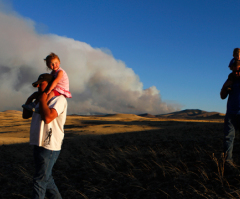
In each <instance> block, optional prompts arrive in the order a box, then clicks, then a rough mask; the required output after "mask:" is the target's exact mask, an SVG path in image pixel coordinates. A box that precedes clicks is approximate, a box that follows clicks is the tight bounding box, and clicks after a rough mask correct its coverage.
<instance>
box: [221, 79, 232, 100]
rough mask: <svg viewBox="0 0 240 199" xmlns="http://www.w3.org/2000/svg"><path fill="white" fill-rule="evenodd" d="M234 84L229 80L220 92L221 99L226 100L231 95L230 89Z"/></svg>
mask: <svg viewBox="0 0 240 199" xmlns="http://www.w3.org/2000/svg"><path fill="white" fill-rule="evenodd" d="M232 84H233V82H232V81H231V80H227V81H226V82H225V83H224V84H223V87H222V89H221V92H220V97H221V99H226V97H227V96H228V93H229V87H230V86H231V85H232Z"/></svg>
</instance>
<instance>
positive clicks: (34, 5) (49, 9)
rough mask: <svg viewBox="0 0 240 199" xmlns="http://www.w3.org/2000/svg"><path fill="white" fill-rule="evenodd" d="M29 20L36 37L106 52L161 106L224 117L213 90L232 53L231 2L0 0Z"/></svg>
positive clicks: (234, 21) (235, 43)
mask: <svg viewBox="0 0 240 199" xmlns="http://www.w3.org/2000/svg"><path fill="white" fill-rule="evenodd" d="M3 2H4V3H5V4H8V5H9V6H11V7H12V9H13V10H14V11H15V12H17V13H18V14H19V15H21V16H23V17H25V18H29V19H31V20H33V21H34V22H35V27H36V29H37V31H38V32H39V33H40V34H49V33H52V34H56V35H59V36H64V37H68V38H73V39H74V40H77V41H82V42H85V43H87V44H89V45H91V46H92V47H94V48H101V49H103V50H104V51H106V52H107V51H108V50H109V51H110V52H111V54H112V55H113V57H114V58H115V59H117V60H121V61H123V62H124V63H125V64H126V66H127V67H128V68H132V69H133V71H134V72H135V73H136V74H137V75H138V76H139V78H140V81H141V82H142V83H143V86H144V88H149V87H151V86H156V87H157V89H158V90H160V95H161V98H162V100H163V101H166V102H169V103H177V104H180V105H181V106H182V109H202V110H206V111H218V112H222V113H224V112H225V110H226V103H227V101H226V100H221V99H220V95H219V92H220V89H221V87H222V85H223V83H224V81H225V80H226V78H227V76H228V74H229V73H230V70H229V69H228V67H227V66H228V63H229V61H230V60H231V59H232V51H233V49H234V48H236V47H239V46H240V44H239V39H238V35H239V34H238V33H239V32H240V27H239V19H240V13H239V8H240V1H238V0H230V1H226V0H218V1H209V0H194V1H193V0H182V1H178V0H165V1H161V0H144V1H142V0H138V1H136V0H121V1H120V0H88V1H83V0H71V1H65V0H51V1H47V0H40V1H32V0H31V1H30V0H21V1H19V0H9V1H7V0H5V1H3Z"/></svg>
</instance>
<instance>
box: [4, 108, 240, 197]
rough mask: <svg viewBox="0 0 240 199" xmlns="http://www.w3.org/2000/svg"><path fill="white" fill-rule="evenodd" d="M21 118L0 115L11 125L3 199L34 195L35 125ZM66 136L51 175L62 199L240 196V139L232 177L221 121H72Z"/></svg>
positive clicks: (120, 117)
mask: <svg viewBox="0 0 240 199" xmlns="http://www.w3.org/2000/svg"><path fill="white" fill-rule="evenodd" d="M20 116H21V113H19V112H7V113H3V114H2V115H1V114H0V118H1V119H2V121H5V122H2V124H1V125H2V126H1V129H2V130H1V133H0V141H1V144H2V145H1V146H0V159H1V161H0V183H1V187H0V198H2V199H11V198H14V199H16V198H22V199H23V198H30V197H31V186H32V176H33V174H34V165H33V156H32V147H31V146H29V144H28V143H27V141H28V132H29V125H30V120H22V119H21V117H20ZM65 131H66V134H65V140H64V143H63V146H62V151H61V154H60V157H59V159H58V161H57V163H56V165H55V167H54V171H53V176H54V179H55V182H56V184H57V186H58V188H59V190H60V192H61V194H62V197H63V198H67V199H78V198H79V199H140V198H145V199H159V198H178V199H179V198H232V199H233V198H239V197H240V175H239V174H240V173H239V169H238V168H239V166H238V165H239V164H240V158H239V152H240V141H239V138H238V137H237V138H236V141H235V146H234V147H235V148H234V160H235V163H236V165H235V169H233V170H231V171H227V169H226V168H225V166H224V157H222V137H223V120H222V119H213V120H206V119H205V120H197V119H195V120H190V119H187V120H186V119H185V120H184V119H179V120H177V119H167V118H164V119H161V118H146V117H145V118H144V117H140V116H135V115H129V116H127V115H123V114H118V115H112V116H111V115H110V116H106V117H103V116H95V117H93V116H91V117H90V116H89V117H83V116H68V119H67V123H66V126H65ZM11 135H12V136H11ZM13 135H14V136H13ZM10 137H12V138H11V139H12V141H10V140H11V139H10ZM14 140H15V141H14ZM16 140H18V143H16V142H17V141H16ZM20 142H22V143H20Z"/></svg>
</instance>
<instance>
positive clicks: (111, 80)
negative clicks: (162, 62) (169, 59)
mask: <svg viewBox="0 0 240 199" xmlns="http://www.w3.org/2000/svg"><path fill="white" fill-rule="evenodd" d="M0 29H1V31H0V91H1V95H0V111H3V110H7V109H16V110H21V105H22V104H23V103H24V102H25V101H26V98H27V97H28V96H29V95H30V94H31V93H32V92H34V91H35V90H36V89H35V88H33V87H32V86H31V84H32V82H34V81H35V80H36V79H37V78H38V76H39V74H41V73H46V72H50V71H47V70H46V65H45V63H44V61H43V59H44V58H45V57H46V55H48V54H49V53H50V52H54V53H56V54H57V55H58V56H59V57H60V59H61V67H62V68H63V69H64V70H65V71H66V72H67V73H68V76H69V80H70V91H71V93H72V95H73V98H72V99H69V100H68V103H69V106H68V114H72V113H76V114H96V113H117V112H119V113H135V114H138V113H146V112H147V113H151V114H161V113H167V112H173V111H176V110H179V108H180V106H179V105H169V104H167V103H165V102H162V101H161V97H160V94H159V91H158V90H157V88H156V87H155V86H152V87H150V88H148V89H145V90H144V89H143V84H142V83H141V82H140V80H139V77H138V76H137V75H136V74H135V73H134V71H133V70H132V69H131V68H128V67H126V65H125V64H124V63H123V62H122V61H120V60H116V59H114V57H113V56H112V55H109V54H107V53H105V52H103V51H102V50H101V49H96V48H92V47H91V46H90V45H89V44H86V43H84V42H80V41H76V40H73V39H70V38H66V37H61V36H58V35H51V34H45V35H43V34H39V33H37V32H36V30H35V24H34V22H33V21H32V20H30V19H26V18H23V17H21V16H19V15H17V14H16V13H14V12H6V11H0Z"/></svg>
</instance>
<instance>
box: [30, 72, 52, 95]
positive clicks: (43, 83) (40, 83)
mask: <svg viewBox="0 0 240 199" xmlns="http://www.w3.org/2000/svg"><path fill="white" fill-rule="evenodd" d="M52 81H53V76H52V75H50V74H48V73H44V74H41V75H39V77H38V80H37V81H36V82H33V83H32V85H33V87H38V90H39V91H41V92H43V91H44V90H45V88H46V87H47V86H48V85H49V83H52Z"/></svg>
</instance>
